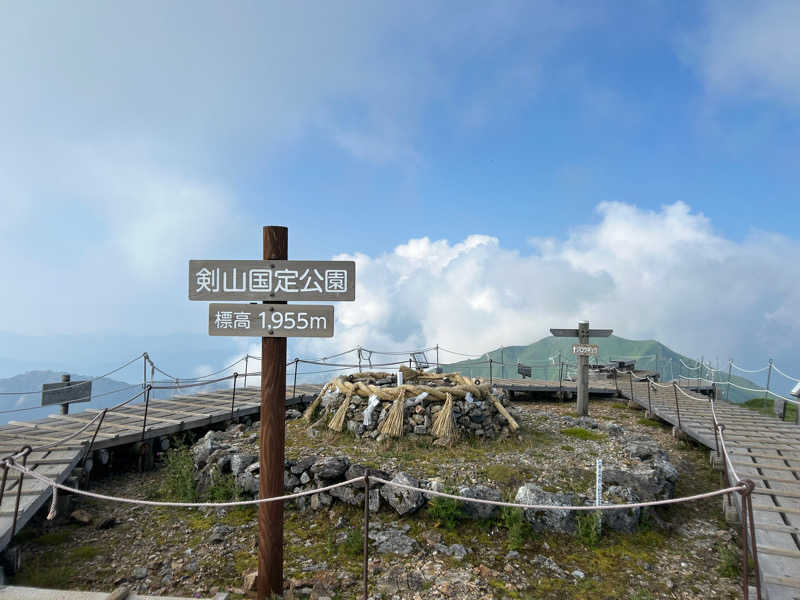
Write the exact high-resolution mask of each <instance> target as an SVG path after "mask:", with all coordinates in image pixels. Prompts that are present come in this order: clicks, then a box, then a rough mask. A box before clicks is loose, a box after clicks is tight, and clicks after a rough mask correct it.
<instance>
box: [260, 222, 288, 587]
mask: <svg viewBox="0 0 800 600" xmlns="http://www.w3.org/2000/svg"><path fill="white" fill-rule="evenodd" d="M263 234H264V260H287V259H288V255H289V230H288V229H287V228H286V227H277V226H268V227H264V230H263ZM272 303H273V304H279V302H272ZM265 304H266V302H265ZM280 304H284V303H283V302H280ZM285 416H286V338H285V337H271V338H269V337H262V338H261V442H260V447H259V461H260V462H259V478H258V495H259V498H271V497H273V496H281V495H283V492H284V488H283V461H284V444H285V437H286V431H285V428H284V427H285V425H284V419H285ZM256 590H257V593H256V598H258V600H265V599H266V598H268V597H270V596H272V595H280V594H282V593H283V502H264V503H261V504H259V505H258V582H257V585H256Z"/></svg>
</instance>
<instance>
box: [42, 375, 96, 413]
mask: <svg viewBox="0 0 800 600" xmlns="http://www.w3.org/2000/svg"><path fill="white" fill-rule="evenodd" d="M91 397H92V382H91V381H71V380H70V376H69V375H62V376H61V383H44V384H42V406H50V405H52V404H60V405H61V414H62V415H66V414H68V413H69V405H70V403H72V402H89V400H90V399H91Z"/></svg>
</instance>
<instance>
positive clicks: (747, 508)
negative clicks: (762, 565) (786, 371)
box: [615, 369, 761, 600]
mask: <svg viewBox="0 0 800 600" xmlns="http://www.w3.org/2000/svg"><path fill="white" fill-rule="evenodd" d="M616 373H617V370H616V369H615V375H616ZM628 373H629V377H630V382H631V385H630V394H631V400H632V401H634V402H636V401H637V400H636V397H635V395H634V390H633V374H632V372H628ZM646 379H647V381H648V386H647V397H648V406H650V411H651V412H652V405H651V403H650V402H651V398H650V384H654V383H655V382H654V381H653V380H652V379H651V378H649V377H648V378H646ZM695 379H696V378H695ZM706 381H708V380H706ZM712 383H713V382H712ZM664 387H669V386H664ZM671 387H672V388H673V390H674V395H675V411H676V417H677V421H678V425H677V427H678V430H681V419H680V403H679V401H678V391H680V393H681V395H683V396H685V397H687V398H689V399H691V400H694V401H703V400H704V399H703V398H699V397H697V396H693V395H691V394H690V393H689V392H687V391H685V390H684V389H683V388H681V387H680V386H679V385H677V383H676V382H675V381H673V382H672V386H671ZM618 391H619V390H618ZM704 404H707V405H708V406H710V408H711V420H712V427H713V430H714V442H715V445H716V454H717V456H720V455H721V456H722V466H723V467H724V469H723V480H722V481H723V483H724V482H725V481H727V482H728V483H730V482H735V484H734V486H737V487H738V486H743V487H744V489H741V488H740V489H738V492H739V494H740V495H741V498H742V501H741V510H740V515H741V523H742V525H741V527H742V530H741V549H742V593H743V597H744V598H745V599H748V598H749V597H750V595H749V568H750V565H749V564H748V554H749V555H750V556H751V557H752V564H753V569H754V573H755V586H756V597H757V598H758V599H759V600H760V599H761V576H760V571H759V566H758V547H757V545H756V527H755V519H754V518H753V502H752V492H753V490H754V489H755V484H754V483H753V482H752V481H751V480H749V479H748V480H741V479H740V478H739V475H738V473H737V472H736V469H735V468H734V465H733V461H732V460H731V458H730V453H729V452H728V448H727V445H726V443H725V435H724V431H725V426H724V424H722V423H720V422H719V420H718V418H717V413H716V409H715V407H714V398H713V397H711V398H708V401H707V402H704ZM728 503H729V504H730V503H731V496H730V495H728ZM748 534H749V540H748Z"/></svg>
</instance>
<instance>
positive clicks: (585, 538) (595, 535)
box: [575, 511, 602, 548]
mask: <svg viewBox="0 0 800 600" xmlns="http://www.w3.org/2000/svg"><path fill="white" fill-rule="evenodd" d="M575 533H576V535H577V536H578V539H579V540H580V541H581V543H582V544H583V545H584V546H589V547H590V548H594V547H595V546H597V544H598V542H599V541H600V537H601V535H602V533H601V529H600V513H599V512H588V511H581V512H579V513H578V516H577V517H576V523H575Z"/></svg>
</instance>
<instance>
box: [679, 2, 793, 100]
mask: <svg viewBox="0 0 800 600" xmlns="http://www.w3.org/2000/svg"><path fill="white" fill-rule="evenodd" d="M798 30H800V3H798V2H795V1H794V0H772V1H770V2H741V1H736V2H729V1H719V0H714V1H712V2H711V3H709V5H708V9H707V12H706V21H705V24H704V26H703V27H702V28H701V29H700V30H698V31H696V32H694V33H692V34H691V35H690V36H688V37H687V38H686V40H685V44H684V47H683V52H684V54H685V55H686V57H687V59H688V60H689V61H690V62H691V63H693V64H694V65H695V66H696V68H697V69H698V71H699V72H700V74H701V76H702V78H703V80H704V82H705V85H706V87H707V89H708V90H709V91H710V92H711V93H713V94H715V95H718V96H745V97H749V98H764V99H771V100H773V99H774V100H779V101H781V102H786V103H790V104H796V103H797V102H800V52H798V41H797V35H798V34H797V32H798Z"/></svg>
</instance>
